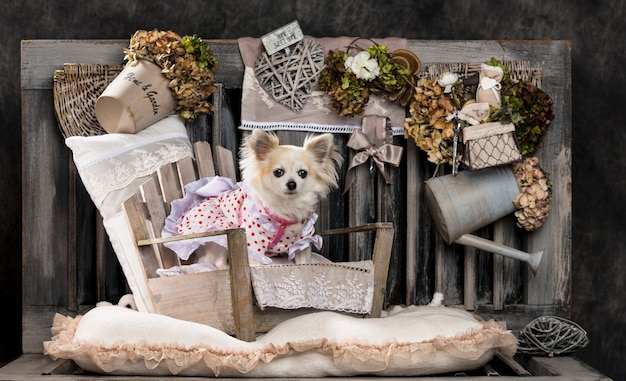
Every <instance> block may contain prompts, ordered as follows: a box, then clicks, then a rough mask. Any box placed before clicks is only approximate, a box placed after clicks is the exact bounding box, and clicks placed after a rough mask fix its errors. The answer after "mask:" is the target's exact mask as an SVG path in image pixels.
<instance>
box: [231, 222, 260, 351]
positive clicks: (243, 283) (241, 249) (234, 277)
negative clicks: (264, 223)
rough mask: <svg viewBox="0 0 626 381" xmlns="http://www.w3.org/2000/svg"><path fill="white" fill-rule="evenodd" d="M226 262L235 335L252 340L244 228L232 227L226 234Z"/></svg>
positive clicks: (249, 288)
mask: <svg viewBox="0 0 626 381" xmlns="http://www.w3.org/2000/svg"><path fill="white" fill-rule="evenodd" d="M228 263H229V274H230V285H231V287H230V298H231V302H232V305H233V308H232V311H233V319H234V321H235V330H236V332H235V336H236V337H237V338H238V339H240V340H244V341H254V340H255V339H256V335H255V331H254V312H253V310H252V305H253V296H252V275H251V274H250V265H249V264H248V246H247V244H246V231H245V229H232V230H231V231H230V233H229V234H228Z"/></svg>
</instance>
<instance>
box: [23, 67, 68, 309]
mask: <svg viewBox="0 0 626 381" xmlns="http://www.w3.org/2000/svg"><path fill="white" fill-rule="evenodd" d="M51 78H52V77H50V82H52V79H51ZM52 105H53V102H52V92H51V91H47V92H43V91H22V146H23V151H24V154H23V158H22V253H23V254H22V277H23V279H28V282H24V283H23V287H22V301H23V303H24V305H59V306H67V305H68V279H67V271H68V253H70V248H69V247H68V231H67V227H68V225H69V214H68V213H69V211H70V209H69V200H68V195H69V190H68V184H69V172H68V165H67V163H68V160H69V155H68V149H67V148H66V147H65V146H64V144H63V141H62V138H61V134H60V132H59V130H58V127H57V125H56V121H55V118H54V114H53V106H52ZM34 115H36V116H37V117H36V118H34V117H32V116H34ZM45 115H48V117H45Z"/></svg>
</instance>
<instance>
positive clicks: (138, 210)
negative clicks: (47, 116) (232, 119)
mask: <svg viewBox="0 0 626 381" xmlns="http://www.w3.org/2000/svg"><path fill="white" fill-rule="evenodd" d="M194 148H195V157H196V161H195V163H194V161H193V160H192V159H191V158H185V159H182V160H180V161H178V162H177V163H175V164H174V165H166V166H164V167H162V168H161V169H160V170H159V171H158V176H156V178H153V179H150V180H149V181H148V182H147V183H145V184H144V185H142V187H141V188H142V189H141V192H140V193H138V194H135V195H133V196H131V198H129V199H128V200H127V201H126V202H125V203H124V211H125V213H126V216H127V220H128V222H129V224H130V226H131V227H132V230H133V236H134V238H135V240H136V242H137V245H138V248H139V253H140V261H141V264H142V271H141V273H142V274H143V276H144V277H143V278H142V277H137V278H139V279H135V281H136V282H145V284H144V285H143V287H140V289H145V290H147V292H146V293H145V294H143V293H141V294H140V295H138V294H137V293H134V297H135V298H143V299H144V303H143V304H145V305H146V306H148V310H149V311H148V312H154V313H160V314H163V315H168V316H172V317H175V318H178V319H182V320H188V321H193V322H197V323H202V324H206V325H210V326H212V327H215V328H218V329H221V330H223V331H225V332H227V333H229V334H234V335H235V336H236V337H237V338H239V339H242V340H246V341H253V340H254V339H255V335H256V333H262V332H267V331H269V330H270V329H271V328H272V327H274V326H275V325H276V324H277V323H279V322H281V321H283V320H285V319H288V318H291V317H294V316H297V315H301V314H305V313H310V312H311V309H308V308H298V309H290V310H285V309H277V308H264V309H263V310H261V309H260V308H259V307H258V306H257V305H255V304H254V301H253V299H254V297H253V292H252V284H251V282H252V281H251V269H250V266H249V265H248V253H247V249H246V235H245V231H244V230H243V229H228V230H222V231H220V230H218V231H212V232H209V233H207V234H195V235H192V236H193V237H196V238H197V237H199V236H208V235H213V236H214V235H223V234H226V236H227V239H228V258H229V264H230V267H229V270H216V271H210V272H202V273H196V274H184V275H176V276H171V277H159V276H158V275H157V269H158V268H170V267H173V266H180V265H181V261H180V259H179V258H178V257H177V256H176V255H175V254H174V253H173V252H172V251H171V250H169V249H167V248H166V247H164V246H163V245H162V244H163V243H164V242H168V241H170V242H171V241H174V240H180V239H188V238H187V237H185V236H178V237H164V238H159V236H160V232H161V229H162V228H163V225H164V221H165V217H166V216H167V214H168V213H169V204H170V202H171V201H172V200H175V199H178V198H181V197H182V196H183V194H182V190H183V187H184V185H185V184H188V183H190V182H192V181H194V180H196V179H198V178H202V177H208V176H215V175H216V173H215V172H216V171H214V168H215V167H214V165H213V163H212V160H211V159H212V157H213V155H212V154H211V148H210V145H209V144H208V143H207V142H204V141H200V142H197V143H196V144H195V145H194ZM216 155H217V156H219V157H220V158H221V159H220V160H217V162H218V163H221V165H220V166H218V168H219V170H218V174H221V175H222V176H227V177H231V178H233V180H236V179H235V178H234V176H235V174H236V171H235V168H234V166H233V160H232V154H231V153H230V151H228V150H226V149H224V148H222V147H219V146H218V147H217V153H216ZM367 231H375V233H376V235H375V240H374V246H373V252H372V253H371V258H372V262H373V266H374V268H373V277H372V278H373V298H372V308H371V310H370V312H369V314H367V316H368V317H380V314H381V311H382V307H383V301H384V298H385V286H386V284H387V272H388V269H389V257H390V255H391V246H392V241H393V232H394V229H393V225H392V224H391V223H388V222H387V223H384V222H378V223H371V224H367V225H362V226H358V227H352V228H345V229H333V230H329V231H324V232H319V234H321V235H329V234H342V233H345V234H347V233H358V232H367ZM336 266H341V264H337V265H336ZM289 267H290V269H291V270H292V271H296V272H298V271H309V270H308V269H309V266H307V265H303V266H300V265H289ZM270 271H271V269H270ZM345 271H348V270H347V269H346V270H345ZM346 276H347V273H346Z"/></svg>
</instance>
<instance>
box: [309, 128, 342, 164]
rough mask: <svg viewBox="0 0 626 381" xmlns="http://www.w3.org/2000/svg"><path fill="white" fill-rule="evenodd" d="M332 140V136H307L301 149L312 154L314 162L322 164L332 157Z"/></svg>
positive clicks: (333, 148)
mask: <svg viewBox="0 0 626 381" xmlns="http://www.w3.org/2000/svg"><path fill="white" fill-rule="evenodd" d="M334 139H335V138H334V137H333V134H322V135H317V136H308V137H307V138H306V139H305V140H304V145H303V147H304V149H306V150H307V151H309V152H311V153H312V154H313V157H314V158H315V161H317V162H318V163H322V162H324V161H325V160H326V159H328V158H329V157H331V156H332V154H333V152H334V150H335V146H334Z"/></svg>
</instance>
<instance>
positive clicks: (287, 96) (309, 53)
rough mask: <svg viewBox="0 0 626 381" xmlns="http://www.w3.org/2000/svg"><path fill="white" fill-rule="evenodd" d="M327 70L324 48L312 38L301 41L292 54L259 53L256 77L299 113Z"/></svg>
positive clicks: (270, 91) (275, 95)
mask: <svg viewBox="0 0 626 381" xmlns="http://www.w3.org/2000/svg"><path fill="white" fill-rule="evenodd" d="M323 68H324V47H323V46H322V45H320V44H319V43H318V42H317V41H315V40H314V39H311V38H305V39H303V40H302V41H300V42H298V43H297V44H296V45H295V46H294V47H293V49H291V50H290V51H289V52H286V51H285V50H281V51H279V52H276V53H274V54H272V55H268V54H267V52H263V53H261V54H259V56H258V57H257V60H256V64H255V68H254V74H255V75H256V78H257V80H258V81H259V84H260V85H261V87H262V88H263V89H265V91H267V92H268V94H270V95H271V96H272V98H274V100H275V101H276V102H278V103H280V104H283V105H285V106H287V107H289V108H290V109H292V110H293V111H299V110H300V109H302V107H303V106H304V103H305V102H306V100H307V99H308V98H309V97H310V96H311V92H312V90H313V88H314V87H315V85H317V81H318V79H319V77H320V73H321V72H322V69H323Z"/></svg>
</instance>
